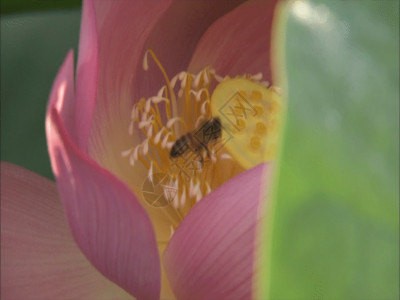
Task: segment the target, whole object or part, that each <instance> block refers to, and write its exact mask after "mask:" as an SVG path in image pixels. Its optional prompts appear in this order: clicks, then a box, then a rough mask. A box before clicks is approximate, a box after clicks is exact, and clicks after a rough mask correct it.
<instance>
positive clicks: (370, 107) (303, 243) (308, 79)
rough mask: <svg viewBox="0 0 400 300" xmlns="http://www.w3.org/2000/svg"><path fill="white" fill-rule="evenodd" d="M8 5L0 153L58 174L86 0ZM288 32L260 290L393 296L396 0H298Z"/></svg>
mask: <svg viewBox="0 0 400 300" xmlns="http://www.w3.org/2000/svg"><path fill="white" fill-rule="evenodd" d="M60 7H62V8H63V10H57V11H55V10H52V9H54V8H60ZM1 8H2V16H1V159H2V160H5V161H10V162H13V163H16V164H19V165H22V166H24V167H26V168H28V169H30V170H33V171H35V172H38V173H40V174H42V175H44V176H46V177H49V178H53V175H52V172H51V169H50V164H49V159H48V155H47V147H46V141H45V134H44V118H45V109H46V103H47V98H48V95H49V92H50V88H51V85H52V82H53V79H54V77H55V74H56V72H57V70H58V68H59V67H60V65H61V63H62V61H63V59H64V57H65V55H66V53H67V52H68V50H69V49H70V48H73V49H75V50H76V49H77V42H78V35H79V21H80V11H79V1H21V0H20V1H9V0H8V1H2V3H1ZM285 39H286V67H287V69H286V73H287V76H288V85H289V86H288V92H289V99H288V101H289V108H288V118H287V126H286V132H285V142H284V149H283V156H282V160H281V170H280V176H279V184H278V187H277V193H276V195H277V196H276V199H275V202H274V203H275V204H274V208H275V209H274V219H271V221H273V226H272V227H271V224H268V225H269V227H268V228H270V229H271V230H272V233H273V235H272V238H271V239H270V238H269V237H270V236H267V235H266V239H265V244H267V245H270V246H271V248H268V246H266V248H267V249H270V250H271V251H268V252H265V255H266V256H267V259H268V260H269V261H270V262H271V264H270V265H267V266H266V268H265V269H264V270H262V276H264V277H263V283H265V284H264V285H263V288H264V290H263V291H262V292H263V297H264V299H266V298H267V296H269V298H270V299H274V300H275V299H279V300H281V299H282V300H283V299H305V300H317V299H318V300H320V299H321V300H322V299H371V300H372V299H374V300H375V299H376V300H383V299H398V298H399V292H398V283H399V239H398V233H399V231H398V229H399V227H398V226H399V223H398V221H399V218H398V210H399V185H398V180H399V169H398V167H399V3H398V1H390V0H382V1H379V0H373V1H358V0H353V1H334V0H331V1H296V2H293V3H292V4H291V5H290V6H288V22H287V35H286V37H285ZM75 53H76V52H75ZM268 232H269V231H268V230H266V231H265V233H268ZM267 283H269V284H267ZM268 287H269V288H268Z"/></svg>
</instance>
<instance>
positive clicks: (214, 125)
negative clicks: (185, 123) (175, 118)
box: [169, 117, 222, 165]
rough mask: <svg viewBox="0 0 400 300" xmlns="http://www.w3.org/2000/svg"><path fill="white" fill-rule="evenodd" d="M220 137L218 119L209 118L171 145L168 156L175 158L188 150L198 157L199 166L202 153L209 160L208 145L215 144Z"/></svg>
mask: <svg viewBox="0 0 400 300" xmlns="http://www.w3.org/2000/svg"><path fill="white" fill-rule="evenodd" d="M221 135H222V127H221V121H220V119H219V118H218V117H216V118H211V119H209V120H206V121H204V122H202V123H201V124H200V126H199V128H198V129H195V130H193V131H191V132H188V133H186V134H185V135H183V136H181V137H180V138H179V139H177V140H176V142H175V143H174V144H173V146H172V148H171V152H170V153H169V156H170V157H171V158H177V157H180V156H182V155H183V154H185V153H187V152H188V151H189V150H190V151H192V152H193V153H194V154H196V155H198V156H200V162H201V165H203V162H204V153H206V154H207V157H208V158H210V150H209V149H208V145H209V144H210V143H211V142H216V141H217V140H218V139H219V138H220V137H221Z"/></svg>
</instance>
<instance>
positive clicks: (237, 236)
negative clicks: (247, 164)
mask: <svg viewBox="0 0 400 300" xmlns="http://www.w3.org/2000/svg"><path fill="white" fill-rule="evenodd" d="M267 173H268V165H267V164H261V165H258V166H256V167H254V168H253V169H250V170H247V171H246V172H244V173H242V174H240V175H238V176H236V177H234V178H233V179H231V180H229V181H228V182H227V183H226V184H224V185H223V186H221V187H219V188H218V189H216V190H215V191H213V192H212V193H210V194H209V195H207V196H206V197H204V198H203V199H202V200H201V201H200V202H199V203H198V204H197V205H196V206H195V207H194V208H193V209H192V210H191V211H190V212H189V213H188V215H187V216H186V218H185V219H184V220H183V221H182V223H181V224H180V226H179V227H178V229H177V230H176V232H175V233H174V235H173V237H172V239H171V241H170V243H169V244H168V246H167V249H166V250H165V252H164V257H163V262H164V266H165V269H166V272H167V275H168V279H169V281H170V283H171V285H172V288H173V290H174V292H175V294H176V296H177V298H178V299H251V296H252V288H253V286H252V284H253V278H254V271H256V269H254V265H253V262H254V254H255V248H256V236H255V232H256V229H257V225H258V222H259V220H260V217H261V216H260V215H259V211H258V208H259V205H260V200H261V197H262V196H263V192H264V184H265V180H266V176H267Z"/></svg>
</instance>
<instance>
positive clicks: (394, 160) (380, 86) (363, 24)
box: [262, 1, 399, 300]
mask: <svg viewBox="0 0 400 300" xmlns="http://www.w3.org/2000/svg"><path fill="white" fill-rule="evenodd" d="M287 9H288V22H287V36H286V39H285V40H286V67H287V68H286V73H287V78H288V93H289V95H288V115H287V124H286V132H285V141H284V146H283V153H282V159H281V168H280V176H279V182H278V186H277V190H276V198H275V202H274V204H273V205H274V206H273V207H274V218H273V219H271V220H268V221H269V222H270V223H269V224H268V225H269V226H272V227H269V228H270V230H272V237H271V236H269V235H268V234H271V231H268V230H266V231H265V240H264V243H265V244H264V245H265V247H266V248H265V249H266V250H267V251H265V252H264V253H265V255H267V259H268V261H269V262H270V265H267V266H266V267H265V269H264V270H263V274H262V276H264V277H263V283H267V282H269V284H270V285H269V289H268V285H267V284H264V290H263V295H269V297H270V299H274V300H275V299H282V300H283V299H285V300H287V299H305V300H316V299H363V300H364V299H371V300H372V299H374V300H383V299H399V288H398V285H399V2H398V1H297V2H293V3H292V4H291V5H289V6H288V8H287ZM271 223H272V224H271ZM268 246H270V247H271V248H268ZM268 250H270V251H268Z"/></svg>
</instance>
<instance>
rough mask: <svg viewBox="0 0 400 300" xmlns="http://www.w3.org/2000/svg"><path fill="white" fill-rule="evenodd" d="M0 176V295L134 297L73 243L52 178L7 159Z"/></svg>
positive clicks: (91, 297) (30, 296)
mask: <svg viewBox="0 0 400 300" xmlns="http://www.w3.org/2000/svg"><path fill="white" fill-rule="evenodd" d="M1 180H2V181H1V296H2V299H4V300H10V299H41V300H46V299H47V300H53V299H77V300H78V299H104V300H108V299H132V297H131V296H130V295H129V294H127V293H126V292H125V291H124V290H122V289H121V288H120V287H118V286H117V285H115V284H114V283H112V282H111V281H109V280H108V279H106V278H105V277H104V276H103V275H101V274H100V273H99V272H98V271H97V270H96V269H95V268H94V267H93V266H92V265H91V264H90V263H89V261H88V260H87V259H86V258H85V256H84V255H83V254H82V252H81V251H80V250H79V248H78V247H77V246H76V244H75V242H74V240H73V239H72V236H71V233H70V231H69V229H68V225H67V222H66V220H65V216H64V212H63V209H62V206H61V203H60V202H59V200H58V193H57V187H56V184H55V183H54V182H52V181H50V180H48V179H46V178H44V177H42V176H40V175H37V174H35V173H33V172H31V171H28V170H26V169H24V168H21V167H18V166H16V165H13V164H10V163H5V162H2V163H1Z"/></svg>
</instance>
